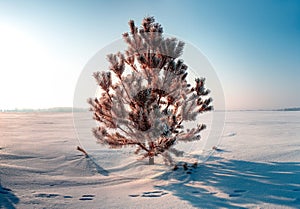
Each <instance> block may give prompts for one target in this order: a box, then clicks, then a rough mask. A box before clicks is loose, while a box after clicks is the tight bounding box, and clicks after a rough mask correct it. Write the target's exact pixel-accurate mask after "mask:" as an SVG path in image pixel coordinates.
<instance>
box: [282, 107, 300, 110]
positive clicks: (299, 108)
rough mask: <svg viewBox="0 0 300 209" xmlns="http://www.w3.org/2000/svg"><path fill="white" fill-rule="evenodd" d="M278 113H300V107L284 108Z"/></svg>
mask: <svg viewBox="0 0 300 209" xmlns="http://www.w3.org/2000/svg"><path fill="white" fill-rule="evenodd" d="M278 111H300V107H291V108H284V109H279V110H278Z"/></svg>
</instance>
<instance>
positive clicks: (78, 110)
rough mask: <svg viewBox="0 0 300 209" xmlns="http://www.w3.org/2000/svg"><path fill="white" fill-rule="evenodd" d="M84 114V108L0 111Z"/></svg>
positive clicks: (11, 110) (12, 110)
mask: <svg viewBox="0 0 300 209" xmlns="http://www.w3.org/2000/svg"><path fill="white" fill-rule="evenodd" d="M72 111H73V112H85V111H87V109H85V108H72V107H53V108H47V109H29V108H28V109H27V108H24V109H18V108H16V109H10V110H0V112H72Z"/></svg>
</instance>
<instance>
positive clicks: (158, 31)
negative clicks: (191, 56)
mask: <svg viewBox="0 0 300 209" xmlns="http://www.w3.org/2000/svg"><path fill="white" fill-rule="evenodd" d="M129 27H130V33H124V34H123V39H124V41H125V42H126V44H127V45H128V48H127V50H125V52H124V53H122V52H118V53H116V54H109V55H107V60H108V61H109V63H110V67H109V70H108V71H106V72H95V73H94V75H93V76H94V77H95V79H96V82H97V84H98V85H99V87H100V89H101V95H99V96H97V97H96V98H90V99H89V100H88V102H89V104H90V105H91V108H90V110H91V111H92V112H93V115H94V120H96V121H97V122H98V123H97V124H98V126H97V127H95V128H94V129H93V134H94V136H95V137H96V139H97V141H98V142H99V143H100V144H104V145H108V146H109V147H110V148H122V147H125V146H134V147H136V151H135V154H140V155H141V157H142V159H144V158H149V164H154V157H155V156H158V155H161V156H163V158H164V161H165V162H166V163H167V164H173V158H172V156H182V155H183V154H184V153H183V152H182V151H179V150H176V149H175V148H174V145H175V144H176V143H179V142H191V141H194V140H200V131H202V130H203V129H205V127H206V126H205V125H204V124H197V122H195V127H194V128H192V129H185V127H184V122H185V121H195V120H196V119H197V115H198V114H200V113H203V112H205V111H210V110H212V106H211V102H212V99H211V98H209V97H208V96H207V95H208V94H209V90H207V89H206V88H205V87H204V83H205V79H204V78H197V79H195V83H193V84H189V83H188V82H187V76H188V67H187V65H185V64H184V62H183V60H181V59H179V57H180V56H181V54H182V52H183V48H184V42H182V41H178V40H177V39H175V38H165V37H164V36H163V28H162V27H161V25H160V24H158V23H155V20H154V18H153V17H146V18H144V20H143V21H142V25H141V27H140V28H137V27H136V26H135V23H134V21H133V20H130V21H129Z"/></svg>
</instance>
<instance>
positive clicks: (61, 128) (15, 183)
mask: <svg viewBox="0 0 300 209" xmlns="http://www.w3.org/2000/svg"><path fill="white" fill-rule="evenodd" d="M77 145H79V142H78V140H77V136H76V134H75V131H74V128H73V118H72V114H71V113H0V208H14V207H15V208H105V209H106V208H299V206H300V112H280V111H266V112H263V111H260V112H253V111H249V112H228V113H227V114H226V123H225V129H224V132H223V137H222V141H221V143H220V144H219V145H218V147H217V149H216V151H215V153H214V155H213V156H212V157H210V158H209V160H208V161H206V162H205V163H202V164H200V165H198V167H197V168H193V167H191V166H190V167H189V168H188V170H187V171H185V170H184V169H183V167H181V166H180V167H179V169H178V170H176V171H173V170H172V168H167V167H161V166H159V165H155V166H152V167H151V166H145V165H143V164H141V163H137V166H133V165H127V166H124V167H122V168H119V170H117V169H116V170H106V169H105V166H104V165H101V163H99V164H95V163H94V161H93V160H92V158H86V157H85V156H84V155H83V154H82V153H81V152H79V151H77V150H76V146H77ZM110 156H111V155H107V159H108V162H109V157H110ZM113 156H115V155H113ZM112 161H114V159H112ZM100 162H101V161H100ZM120 169H122V174H123V175H116V174H118V172H119V171H120ZM149 169H150V170H151V172H152V173H151V174H152V175H147V176H146V177H145V178H143V177H141V176H143V175H141V174H143V173H144V172H145V170H146V173H147V172H148V171H149ZM134 172H136V173H139V174H140V175H136V173H134ZM154 174H155V175H154Z"/></svg>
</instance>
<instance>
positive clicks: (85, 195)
mask: <svg viewBox="0 0 300 209" xmlns="http://www.w3.org/2000/svg"><path fill="white" fill-rule="evenodd" d="M94 197H95V195H93V194H84V195H82V196H81V198H79V200H84V201H85V200H93V199H94Z"/></svg>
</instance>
